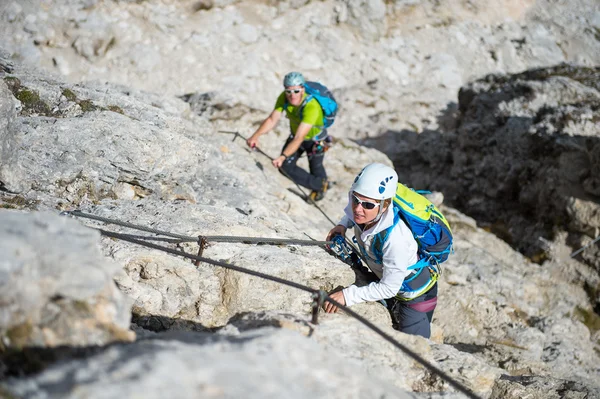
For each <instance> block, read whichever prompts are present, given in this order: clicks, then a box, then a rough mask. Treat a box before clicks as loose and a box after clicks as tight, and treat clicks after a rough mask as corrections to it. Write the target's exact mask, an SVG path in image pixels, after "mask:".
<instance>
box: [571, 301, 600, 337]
mask: <svg viewBox="0 0 600 399" xmlns="http://www.w3.org/2000/svg"><path fill="white" fill-rule="evenodd" d="M574 317H575V318H576V319H577V320H579V321H580V322H582V323H583V324H585V326H586V327H587V328H588V329H589V330H590V333H591V334H592V335H593V334H595V333H596V332H597V331H600V316H599V315H597V314H596V313H594V311H592V310H589V309H584V308H582V307H579V306H577V307H576V308H575V312H574Z"/></svg>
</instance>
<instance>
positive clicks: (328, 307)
mask: <svg viewBox="0 0 600 399" xmlns="http://www.w3.org/2000/svg"><path fill="white" fill-rule="evenodd" d="M329 297H330V298H331V299H333V300H334V301H336V302H338V303H340V304H342V305H344V306H345V305H346V298H344V293H343V292H342V291H337V292H333V293H331V294H329ZM323 309H325V312H327V313H335V312H337V311H338V309H339V308H338V307H337V306H335V305H334V304H333V303H331V302H327V301H325V303H324V304H323Z"/></svg>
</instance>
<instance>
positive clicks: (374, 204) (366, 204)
mask: <svg viewBox="0 0 600 399" xmlns="http://www.w3.org/2000/svg"><path fill="white" fill-rule="evenodd" d="M352 205H354V207H357V206H359V205H360V206H362V207H363V209H368V210H371V209H375V208H376V207H378V206H379V202H369V201H362V200H360V199H359V198H357V197H356V195H354V194H352Z"/></svg>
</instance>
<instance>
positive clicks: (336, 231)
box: [325, 224, 347, 241]
mask: <svg viewBox="0 0 600 399" xmlns="http://www.w3.org/2000/svg"><path fill="white" fill-rule="evenodd" d="M346 230H347V229H346V227H344V226H342V225H341V224H338V225H337V226H335V227H334V228H333V229H331V230H329V233H328V234H327V238H326V239H325V241H329V240H331V239H332V238H333V237H334V236H336V235H338V234H339V235H341V236H344V235H345V234H346Z"/></svg>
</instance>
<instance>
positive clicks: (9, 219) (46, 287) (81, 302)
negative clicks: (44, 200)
mask: <svg viewBox="0 0 600 399" xmlns="http://www.w3.org/2000/svg"><path fill="white" fill-rule="evenodd" d="M0 237H1V239H0V252H2V254H3V255H2V261H1V262H0V276H1V278H0V303H1V304H2V306H1V307H0V339H1V341H2V348H3V351H5V350H7V349H22V348H25V347H58V346H61V345H63V346H72V347H77V346H82V347H83V346H94V345H106V344H108V343H111V342H114V341H131V340H133V339H134V338H135V334H134V333H133V332H132V331H130V330H129V323H130V312H131V301H130V300H129V298H127V297H126V296H125V295H124V294H123V293H122V292H121V291H119V290H118V289H117V287H116V285H115V283H114V281H113V276H114V274H116V273H117V271H118V270H119V266H118V265H117V264H115V263H114V262H111V261H109V260H108V259H106V258H105V257H103V256H102V254H101V253H100V249H99V247H98V241H99V234H98V233H97V232H95V231H92V230H90V229H87V228H84V227H82V226H81V225H80V224H79V223H76V222H74V221H72V220H68V219H67V218H64V217H58V216H57V215H53V214H50V213H46V214H41V213H33V214H30V213H21V212H16V211H7V210H2V211H0Z"/></svg>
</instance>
